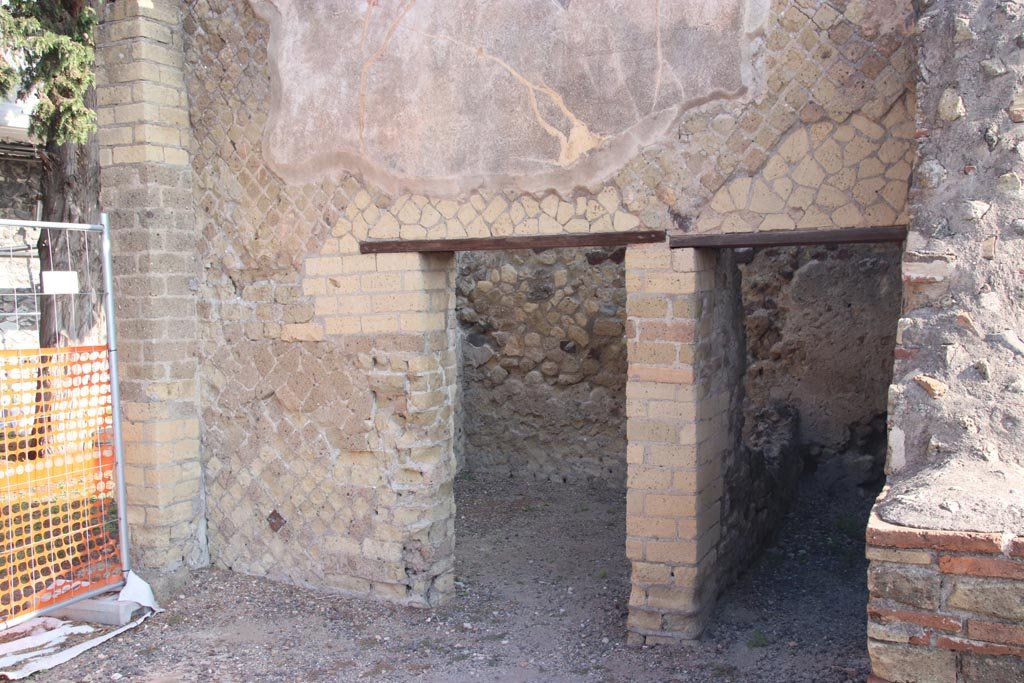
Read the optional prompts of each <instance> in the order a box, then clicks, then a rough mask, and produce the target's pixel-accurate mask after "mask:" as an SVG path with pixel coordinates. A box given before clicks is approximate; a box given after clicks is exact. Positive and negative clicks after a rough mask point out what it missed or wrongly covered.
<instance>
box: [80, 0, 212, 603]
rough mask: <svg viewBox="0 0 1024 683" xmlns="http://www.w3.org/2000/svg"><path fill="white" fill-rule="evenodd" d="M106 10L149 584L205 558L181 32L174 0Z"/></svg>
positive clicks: (113, 195) (114, 193)
mask: <svg viewBox="0 0 1024 683" xmlns="http://www.w3.org/2000/svg"><path fill="white" fill-rule="evenodd" d="M106 8H107V13H106V16H104V17H103V23H102V26H101V29H100V32H99V37H98V41H97V42H98V45H97V102H98V119H99V124H100V130H99V141H100V163H101V183H102V195H101V203H102V206H103V209H104V210H105V211H107V212H109V214H110V219H111V227H112V235H113V242H114V276H115V288H116V296H117V315H118V327H119V349H120V356H121V373H122V374H121V376H122V387H121V389H122V398H123V413H124V419H125V426H124V429H125V433H124V436H125V439H124V440H125V459H126V480H127V485H128V517H129V528H130V535H131V542H132V557H133V561H134V562H135V564H136V566H137V567H138V569H139V571H140V572H142V573H143V574H144V575H145V576H146V578H148V579H150V580H151V581H156V586H157V588H158V589H159V588H161V586H162V584H163V583H164V581H165V580H170V581H171V582H172V583H173V581H174V580H177V579H179V578H181V575H182V574H183V570H186V569H187V568H190V567H198V566H203V565H205V564H207V563H208V554H207V548H206V529H205V509H204V500H203V485H202V467H201V463H200V446H199V408H198V403H199V402H198V390H197V382H196V375H197V361H196V337H197V318H196V294H195V290H196V277H197V275H198V272H199V271H198V259H197V256H196V252H195V249H196V242H197V239H196V238H197V235H196V221H195V215H194V212H193V205H192V176H191V169H190V166H189V152H188V149H189V144H190V130H189V123H188V121H189V119H188V102H187V96H186V92H185V83H184V77H183V56H182V35H183V34H182V30H181V16H180V8H179V6H178V3H177V2H170V1H167V0H119V1H118V2H116V3H107V6H106ZM166 587H168V588H169V586H166Z"/></svg>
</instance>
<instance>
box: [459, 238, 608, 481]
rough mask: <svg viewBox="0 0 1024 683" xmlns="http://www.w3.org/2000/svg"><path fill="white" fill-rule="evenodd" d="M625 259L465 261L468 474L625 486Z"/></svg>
mask: <svg viewBox="0 0 1024 683" xmlns="http://www.w3.org/2000/svg"><path fill="white" fill-rule="evenodd" d="M625 255H626V250H625V248H618V249H606V248H593V249H585V250H583V249H579V250H577V249H552V250H548V251H544V252H542V253H539V254H537V253H534V252H532V251H512V252H476V253H466V254H463V255H461V256H460V259H459V279H458V284H457V294H458V299H457V303H456V306H457V311H458V313H457V314H458V319H459V322H460V323H461V328H462V335H463V336H462V356H463V363H462V379H461V381H462V385H463V401H464V402H465V403H464V407H463V410H464V422H463V428H464V430H465V443H464V445H463V453H464V454H465V455H464V457H465V459H466V463H465V464H466V467H467V468H468V469H470V470H474V471H478V470H487V471H491V472H499V473H502V474H506V475H511V476H532V477H538V478H543V479H551V480H554V481H577V480H583V479H591V480H595V479H596V480H600V481H603V482H606V483H609V484H611V485H613V486H625V483H626V482H625V479H626V411H625V403H626V393H625V386H626V342H625V336H624V326H625V317H626V316H625V308H626V288H625V268H624V266H623V260H624V259H625Z"/></svg>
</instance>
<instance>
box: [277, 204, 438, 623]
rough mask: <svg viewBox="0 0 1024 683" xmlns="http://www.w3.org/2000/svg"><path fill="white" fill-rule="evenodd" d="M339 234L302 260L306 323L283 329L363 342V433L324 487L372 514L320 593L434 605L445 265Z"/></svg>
mask: <svg viewBox="0 0 1024 683" xmlns="http://www.w3.org/2000/svg"><path fill="white" fill-rule="evenodd" d="M357 203H363V200H361V199H360V200H357ZM343 234H344V237H343V238H342V239H341V240H340V241H339V240H332V241H329V242H328V244H327V245H325V247H324V248H323V249H322V250H321V252H320V254H319V255H318V256H315V257H311V258H308V259H307V260H306V263H305V277H304V280H303V291H304V292H305V293H306V294H307V295H310V296H312V297H314V308H315V314H316V315H315V318H314V320H313V321H312V322H311V323H308V324H304V325H301V326H296V327H299V328H301V329H295V330H292V329H289V328H290V326H285V329H284V330H283V336H284V337H285V338H293V339H297V338H299V337H298V336H296V333H298V332H302V334H303V336H302V338H304V339H308V340H310V341H328V342H332V343H336V342H338V341H340V340H341V339H342V338H344V339H346V340H347V341H348V342H349V343H351V344H353V347H354V348H355V347H358V346H361V345H362V343H363V341H366V342H368V346H367V352H366V353H365V354H360V356H359V358H358V364H359V365H360V367H361V369H363V370H365V371H366V373H367V382H368V391H369V393H370V394H371V395H372V398H373V407H372V411H371V421H372V431H371V432H370V434H369V435H367V437H366V443H365V450H361V451H358V452H347V453H343V454H342V456H341V459H340V461H339V464H340V465H343V467H342V468H340V469H339V474H338V475H337V481H336V485H337V486H339V487H345V488H348V487H351V488H353V489H360V488H362V489H369V490H372V492H373V493H372V495H373V499H374V506H375V511H376V512H375V514H374V516H373V520H372V523H371V524H370V525H368V526H367V527H366V528H365V529H364V530H363V531H364V534H363V535H362V536H361V537H359V538H356V539H354V540H355V541H356V542H357V543H358V553H357V554H358V557H357V558H351V557H340V558H339V562H338V564H339V566H338V567H337V568H335V569H334V571H333V574H334V578H333V579H332V581H330V582H328V585H329V586H330V587H332V588H337V589H340V590H343V591H345V592H348V593H352V594H363V595H370V596H372V597H375V598H379V599H382V600H387V601H389V602H395V603H399V604H404V605H413V606H417V607H427V606H435V605H439V604H441V603H443V602H445V601H446V600H447V599H448V598H450V597H451V596H452V595H453V593H454V559H453V558H454V553H455V518H454V513H455V498H454V492H453V487H452V482H453V479H454V477H455V455H454V447H453V445H454V431H455V430H454V402H455V394H456V390H457V389H456V387H457V381H458V380H457V376H458V368H457V364H456V350H455V349H456V343H457V339H456V335H455V332H456V323H455V257H454V255H452V254H436V255H423V254H414V253H413V254H377V255H374V254H360V253H359V245H358V242H357V241H356V239H355V238H353V237H352V236H351V235H348V234H347V232H344V233H343ZM360 236H362V235H360ZM284 561H285V562H287V560H284Z"/></svg>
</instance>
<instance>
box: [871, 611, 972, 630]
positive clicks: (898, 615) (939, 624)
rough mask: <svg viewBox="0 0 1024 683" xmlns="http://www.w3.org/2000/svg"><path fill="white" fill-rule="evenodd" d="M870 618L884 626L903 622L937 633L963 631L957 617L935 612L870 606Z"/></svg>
mask: <svg viewBox="0 0 1024 683" xmlns="http://www.w3.org/2000/svg"><path fill="white" fill-rule="evenodd" d="M868 616H869V617H871V618H872V619H874V620H875V621H878V622H881V623H883V624H891V623H893V622H902V623H904V624H914V625H915V626H922V627H924V628H931V629H935V630H937V631H948V632H950V633H960V631H961V630H962V629H963V624H961V623H960V620H959V619H957V618H956V617H947V616H943V615H941V614H935V613H934V612H915V611H911V610H902V609H888V608H886V607H876V606H874V605H869V606H868Z"/></svg>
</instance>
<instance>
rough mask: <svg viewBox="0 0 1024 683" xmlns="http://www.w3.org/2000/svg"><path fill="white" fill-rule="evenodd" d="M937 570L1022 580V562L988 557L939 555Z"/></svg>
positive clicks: (1023, 564)
mask: <svg viewBox="0 0 1024 683" xmlns="http://www.w3.org/2000/svg"><path fill="white" fill-rule="evenodd" d="M939 571H941V572H943V573H944V574H966V575H968V576H989V577H993V578H999V579H1018V580H1024V562H1017V561H1015V560H1000V559H995V558H989V557H950V556H946V557H940V558H939Z"/></svg>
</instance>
